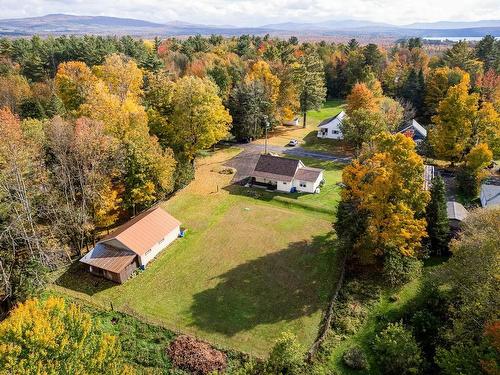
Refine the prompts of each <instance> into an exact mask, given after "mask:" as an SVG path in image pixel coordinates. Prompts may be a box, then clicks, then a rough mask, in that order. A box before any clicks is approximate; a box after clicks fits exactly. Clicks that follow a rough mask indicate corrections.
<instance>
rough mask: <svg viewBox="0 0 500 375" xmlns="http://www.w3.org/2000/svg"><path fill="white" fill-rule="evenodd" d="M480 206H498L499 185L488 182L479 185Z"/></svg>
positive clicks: (499, 203)
mask: <svg viewBox="0 0 500 375" xmlns="http://www.w3.org/2000/svg"><path fill="white" fill-rule="evenodd" d="M479 197H480V198H481V206H483V207H490V206H498V205H500V183H494V182H488V181H486V183H484V184H482V185H481V192H480V193H479Z"/></svg>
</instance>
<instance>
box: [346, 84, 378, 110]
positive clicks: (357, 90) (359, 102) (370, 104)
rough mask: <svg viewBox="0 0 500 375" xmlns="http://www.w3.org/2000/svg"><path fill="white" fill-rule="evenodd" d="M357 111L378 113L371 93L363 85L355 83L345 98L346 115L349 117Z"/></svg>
mask: <svg viewBox="0 0 500 375" xmlns="http://www.w3.org/2000/svg"><path fill="white" fill-rule="evenodd" d="M358 109H364V110H367V111H370V112H377V111H378V104H377V100H376V98H375V96H374V95H373V92H372V91H371V90H370V89H369V88H368V87H367V86H366V84H364V83H356V84H355V85H354V87H353V88H352V91H351V93H350V94H349V95H348V96H347V110H346V112H347V114H348V115H350V114H352V113H353V112H354V111H356V110H358Z"/></svg>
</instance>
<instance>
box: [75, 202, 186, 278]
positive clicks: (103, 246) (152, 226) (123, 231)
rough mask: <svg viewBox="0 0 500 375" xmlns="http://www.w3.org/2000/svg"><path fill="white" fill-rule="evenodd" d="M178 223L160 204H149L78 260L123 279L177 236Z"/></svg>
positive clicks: (93, 270)
mask: <svg viewBox="0 0 500 375" xmlns="http://www.w3.org/2000/svg"><path fill="white" fill-rule="evenodd" d="M180 225H181V223H180V222H179V221H178V220H177V219H176V218H174V217H173V216H171V215H170V214H169V213H168V212H166V211H165V210H164V209H163V208H161V207H159V206H155V207H152V208H150V209H149V210H146V211H144V212H142V213H141V214H139V215H137V216H136V217H134V218H132V219H130V220H129V221H127V222H126V223H125V224H123V225H121V226H120V227H118V228H117V229H115V230H114V231H113V232H111V233H110V234H109V235H107V236H106V237H104V238H103V239H102V240H100V241H99V242H98V243H97V245H96V246H95V247H94V248H93V249H92V250H91V251H89V252H88V253H87V254H86V255H85V256H84V257H83V258H81V259H80V262H82V263H84V264H86V265H88V266H89V271H90V272H91V273H93V274H95V275H98V276H102V277H105V278H107V279H109V280H112V281H115V282H117V283H123V282H125V281H126V280H127V279H128V278H129V277H130V275H131V274H132V273H133V272H134V271H135V270H136V269H137V268H138V267H141V268H144V267H146V265H147V264H148V263H149V262H150V261H151V260H152V259H153V258H154V257H155V256H156V255H158V254H159V253H160V252H161V251H163V250H164V249H165V248H166V247H167V246H168V245H169V244H171V243H172V242H173V241H174V240H175V239H176V238H177V237H178V236H179V233H180Z"/></svg>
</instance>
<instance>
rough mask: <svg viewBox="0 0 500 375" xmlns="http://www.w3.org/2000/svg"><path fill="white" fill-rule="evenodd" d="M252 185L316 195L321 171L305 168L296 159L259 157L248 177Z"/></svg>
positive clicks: (321, 176)
mask: <svg viewBox="0 0 500 375" xmlns="http://www.w3.org/2000/svg"><path fill="white" fill-rule="evenodd" d="M250 176H251V177H252V183H253V184H255V185H261V186H265V187H271V188H273V189H276V190H278V191H282V192H286V193H292V192H295V191H300V192H304V193H318V192H319V187H320V185H321V182H322V181H323V169H319V168H310V167H306V166H305V165H304V163H302V161H300V160H296V159H288V158H282V157H279V156H272V155H260V157H259V160H258V161H257V164H256V166H255V169H254V171H253V172H252V174H251V175H250Z"/></svg>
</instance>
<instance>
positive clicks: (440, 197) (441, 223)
mask: <svg viewBox="0 0 500 375" xmlns="http://www.w3.org/2000/svg"><path fill="white" fill-rule="evenodd" d="M426 216H427V233H428V235H429V240H430V244H431V248H432V251H433V253H435V254H437V255H441V254H443V253H444V252H446V250H447V248H448V238H449V232H450V227H449V223H448V215H447V212H446V191H445V186H444V181H443V178H442V177H441V176H436V177H434V178H433V179H432V187H431V200H430V202H429V204H428V205H427V210H426Z"/></svg>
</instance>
